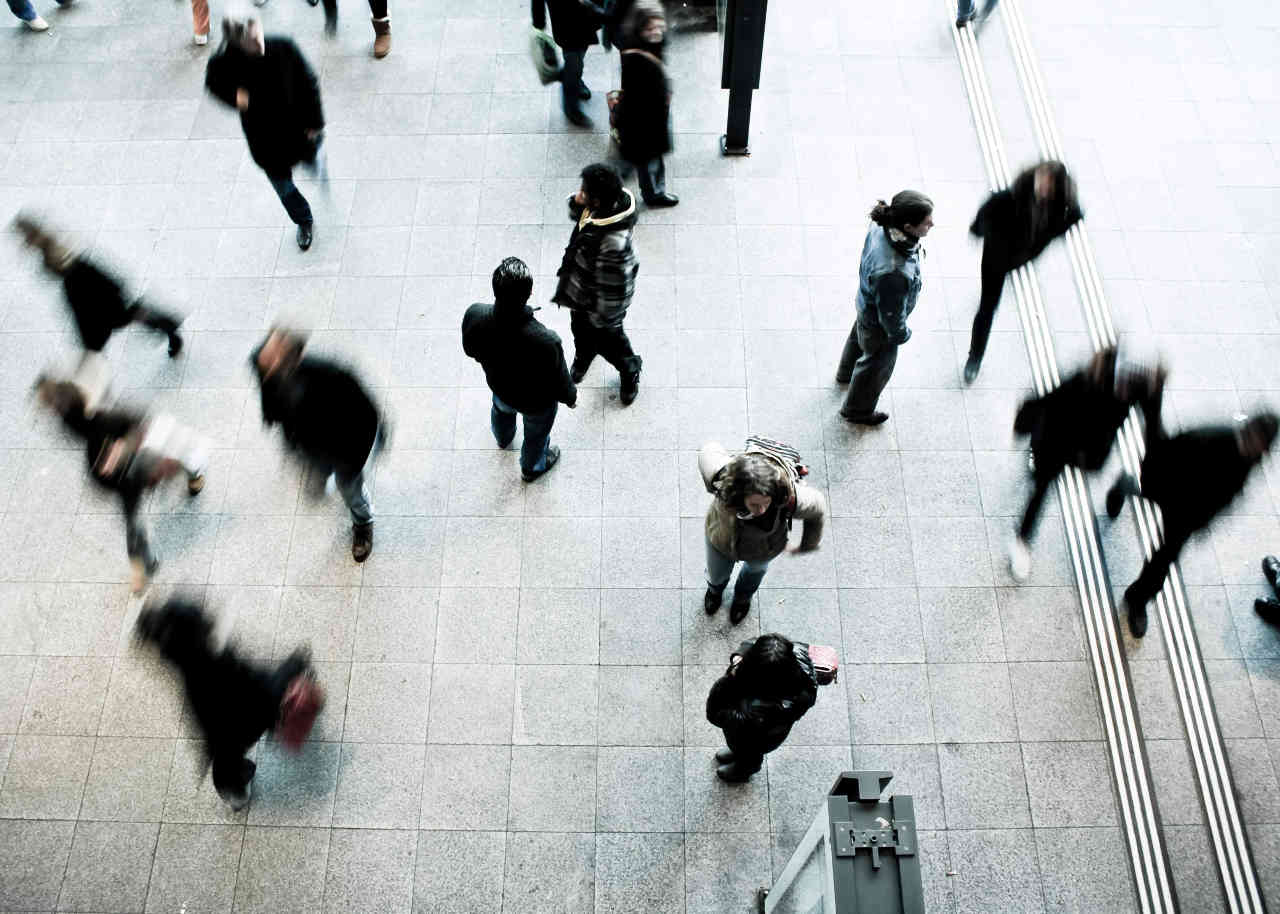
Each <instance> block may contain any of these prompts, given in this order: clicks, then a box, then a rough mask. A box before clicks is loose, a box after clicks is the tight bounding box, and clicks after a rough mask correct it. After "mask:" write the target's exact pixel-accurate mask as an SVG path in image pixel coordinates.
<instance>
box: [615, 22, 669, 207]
mask: <svg viewBox="0 0 1280 914" xmlns="http://www.w3.org/2000/svg"><path fill="white" fill-rule="evenodd" d="M666 34H667V20H666V19H665V18H664V16H663V13H662V6H661V4H659V3H657V2H656V0H636V3H635V5H634V6H633V7H632V8H631V12H630V14H629V15H628V17H627V20H626V23H625V26H624V28H623V30H622V32H621V33H620V37H621V40H622V41H623V42H624V44H623V45H622V46H621V47H622V50H621V51H620V52H619V56H620V57H621V58H622V102H621V109H620V112H619V117H618V135H619V137H620V140H621V147H622V156H623V158H625V159H626V160H627V161H628V162H630V163H631V164H633V165H635V167H636V171H637V173H638V177H639V179H640V196H641V197H642V198H643V199H644V202H645V205H646V206H650V207H657V206H675V205H676V204H677V203H679V202H680V198H679V197H677V196H676V195H675V194H669V193H667V169H666V164H665V163H664V162H663V161H662V157H663V156H664V155H666V154H667V153H668V152H670V151H671V82H670V80H669V79H668V78H667V69H666V67H665V66H664V65H663V62H662V56H663V47H664V45H665V44H666Z"/></svg>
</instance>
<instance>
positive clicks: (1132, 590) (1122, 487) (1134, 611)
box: [1107, 473, 1195, 638]
mask: <svg viewBox="0 0 1280 914" xmlns="http://www.w3.org/2000/svg"><path fill="white" fill-rule="evenodd" d="M1129 495H1133V496H1141V495H1142V486H1141V485H1140V484H1139V483H1138V480H1136V479H1134V478H1133V477H1132V476H1130V475H1129V474H1128V473H1125V474H1124V475H1122V476H1121V477H1120V478H1119V479H1117V480H1116V482H1115V485H1113V486H1112V487H1111V488H1110V489H1109V490H1108V491H1107V514H1108V515H1109V516H1111V517H1112V518H1115V517H1118V516H1119V515H1120V510H1121V508H1123V507H1124V499H1125V497H1126V496H1129ZM1160 509H1161V512H1162V514H1163V519H1164V538H1163V539H1162V541H1161V543H1160V545H1159V546H1158V547H1157V548H1156V551H1155V552H1153V553H1152V554H1151V558H1149V559H1147V560H1146V562H1144V563H1143V565H1142V571H1141V572H1139V573H1138V577H1137V579H1136V580H1135V581H1134V582H1133V583H1132V584H1130V585H1129V586H1128V587H1127V588H1126V589H1125V592H1124V602H1125V605H1126V607H1127V608H1128V610H1129V628H1130V630H1131V631H1132V632H1133V635H1134V637H1135V638H1141V637H1142V636H1143V635H1144V634H1146V631H1147V604H1148V603H1149V602H1151V600H1152V598H1153V597H1155V595H1156V594H1158V593H1159V592H1160V588H1161V586H1163V584H1164V579H1165V577H1167V576H1168V574H1169V566H1171V565H1172V564H1173V563H1174V562H1176V561H1177V560H1178V555H1179V554H1180V553H1181V552H1182V547H1183V546H1185V545H1186V544H1187V540H1188V539H1190V538H1191V534H1192V533H1194V532H1195V530H1193V529H1191V528H1190V527H1188V526H1187V525H1186V524H1185V523H1182V522H1180V520H1179V518H1178V517H1177V515H1176V514H1174V513H1172V512H1171V511H1169V510H1168V509H1167V508H1166V507H1165V506H1164V505H1160Z"/></svg>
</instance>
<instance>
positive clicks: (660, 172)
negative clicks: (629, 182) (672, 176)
mask: <svg viewBox="0 0 1280 914" xmlns="http://www.w3.org/2000/svg"><path fill="white" fill-rule="evenodd" d="M636 177H637V178H638V179H639V180H640V196H641V197H642V198H643V199H644V202H645V203H652V202H653V201H654V200H656V199H657V198H659V197H661V196H663V195H664V194H666V192H667V166H666V163H665V162H663V161H662V156H658V157H657V158H656V159H650V160H649V161H647V162H641V163H640V164H638V165H637V166H636Z"/></svg>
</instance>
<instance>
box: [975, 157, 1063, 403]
mask: <svg viewBox="0 0 1280 914" xmlns="http://www.w3.org/2000/svg"><path fill="white" fill-rule="evenodd" d="M1083 215H1084V214H1083V213H1082V212H1081V211H1080V204H1079V202H1078V200H1077V199H1076V182H1075V180H1074V179H1073V178H1072V177H1071V175H1069V174H1067V168H1066V166H1065V165H1063V164H1062V163H1061V162H1057V161H1048V162H1041V163H1040V164H1039V165H1035V166H1032V167H1031V168H1028V169H1027V170H1026V171H1024V172H1022V174H1020V175H1018V177H1017V178H1015V179H1014V181H1013V184H1011V185H1010V186H1009V187H1007V188H1005V189H1004V190H1000V191H996V192H995V193H994V194H992V195H991V196H990V197H988V198H987V200H986V202H985V203H983V204H982V207H981V208H980V209H979V210H978V215H976V216H975V217H974V219H973V224H972V225H971V226H969V231H970V233H972V234H973V235H975V236H976V237H978V238H981V239H983V242H982V298H981V300H980V301H979V302H978V313H977V314H976V315H974V318H973V333H972V336H971V338H970V340H969V358H968V361H966V362H965V365H964V382H965V383H966V384H972V383H973V382H974V380H975V379H976V378H977V377H978V371H979V369H981V368H982V356H983V354H984V353H985V352H986V351H987V340H988V339H989V338H990V336H991V323H992V321H994V320H995V316H996V306H997V305H999V304H1000V294H1001V292H1002V291H1003V290H1004V280H1005V277H1006V276H1007V275H1008V274H1010V273H1012V272H1013V271H1014V270H1016V269H1018V267H1021V266H1023V265H1024V264H1027V263H1030V262H1031V261H1032V260H1035V259H1036V258H1037V257H1039V256H1040V252H1041V251H1043V250H1044V249H1045V248H1046V247H1047V246H1048V244H1049V242H1051V241H1053V239H1055V238H1060V237H1061V236H1063V235H1065V234H1066V233H1067V230H1068V229H1070V228H1071V226H1073V225H1075V224H1076V223H1077V222H1079V221H1080V219H1081V218H1082V217H1083Z"/></svg>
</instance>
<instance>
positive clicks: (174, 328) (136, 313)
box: [127, 303, 182, 337]
mask: <svg viewBox="0 0 1280 914" xmlns="http://www.w3.org/2000/svg"><path fill="white" fill-rule="evenodd" d="M127 313H128V315H129V322H130V323H134V324H141V325H142V326H144V327H147V328H148V329H150V330H156V331H159V332H160V333H163V334H165V336H170V337H172V336H173V335H174V334H175V333H177V332H178V326H179V325H180V324H181V323H182V321H180V320H179V319H178V318H176V317H174V316H173V315H171V314H166V313H165V312H164V311H157V310H156V309H154V308H151V307H150V306H148V305H145V304H142V303H138V304H135V305H133V306H132V307H131V308H130V309H129V310H128V312H127Z"/></svg>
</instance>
